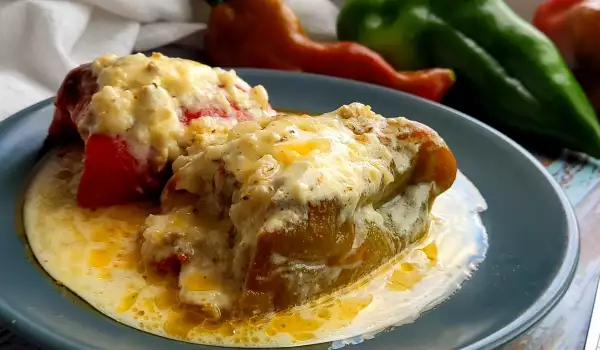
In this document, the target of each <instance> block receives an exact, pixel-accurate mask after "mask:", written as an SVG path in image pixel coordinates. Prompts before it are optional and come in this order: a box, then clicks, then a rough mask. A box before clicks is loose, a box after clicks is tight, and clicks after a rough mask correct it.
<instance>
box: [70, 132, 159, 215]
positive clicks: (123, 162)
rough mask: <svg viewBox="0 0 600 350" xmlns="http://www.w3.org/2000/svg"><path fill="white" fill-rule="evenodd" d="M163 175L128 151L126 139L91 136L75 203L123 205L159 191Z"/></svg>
mask: <svg viewBox="0 0 600 350" xmlns="http://www.w3.org/2000/svg"><path fill="white" fill-rule="evenodd" d="M163 177H164V175H162V174H160V173H158V172H157V171H154V170H153V169H152V167H151V165H150V163H148V164H147V165H143V164H140V162H139V161H138V160H137V159H136V158H135V157H133V156H132V155H131V153H130V152H129V151H128V147H127V142H126V141H125V140H123V139H120V138H116V137H111V136H108V135H102V134H94V135H91V136H90V137H89V138H88V140H87V143H86V151H85V159H84V161H83V173H82V175H81V182H80V183H79V188H78V190H77V203H78V204H79V205H80V206H82V207H85V208H94V207H103V206H110V205H117V204H123V203H127V202H132V201H137V200H140V199H143V198H145V197H146V196H147V195H148V194H149V193H154V192H158V191H160V187H161V185H162V184H163V183H164V182H163V181H162V179H163Z"/></svg>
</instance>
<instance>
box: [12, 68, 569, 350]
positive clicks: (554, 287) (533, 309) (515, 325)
mask: <svg viewBox="0 0 600 350" xmlns="http://www.w3.org/2000/svg"><path fill="white" fill-rule="evenodd" d="M235 71H236V72H237V74H238V75H240V76H243V75H253V76H255V77H258V78H260V77H261V76H262V77H269V76H271V77H276V78H280V79H281V78H284V79H290V80H294V79H312V80H314V83H315V84H318V83H319V82H322V81H333V82H337V83H340V84H346V85H353V86H354V87H359V88H365V89H367V88H368V89H374V90H376V91H377V90H379V91H381V92H385V93H390V92H392V93H396V94H401V95H403V96H404V98H408V99H411V100H413V102H415V103H425V104H429V105H430V106H431V107H434V108H436V109H441V110H444V111H445V112H448V113H450V114H453V115H454V116H455V117H459V118H463V119H466V120H467V121H468V122H471V123H474V124H476V125H477V126H479V127H481V128H484V129H486V130H487V131H489V132H490V133H492V134H493V135H494V136H495V137H498V138H499V139H500V140H501V141H503V142H504V143H506V144H508V145H509V146H511V147H512V148H514V149H515V150H516V151H518V153H520V154H521V155H522V156H524V157H525V158H526V159H527V160H528V161H529V162H530V163H532V165H533V166H534V168H536V169H537V170H538V171H539V172H541V173H542V174H543V176H544V177H545V178H546V180H547V181H548V182H549V183H550V185H551V187H552V189H553V190H554V193H555V195H556V197H557V199H558V201H559V202H560V204H561V206H562V208H563V210H564V213H565V217H566V222H567V230H566V231H567V232H566V233H567V237H568V240H567V241H566V247H565V255H564V257H563V259H562V262H561V264H560V268H559V269H558V271H557V273H556V275H555V277H554V279H553V280H552V282H551V283H550V285H549V286H548V287H547V288H546V289H545V291H544V292H543V293H542V294H541V295H540V296H539V298H538V299H537V300H536V301H535V303H534V304H532V305H530V306H529V307H528V308H527V309H525V311H524V312H523V313H522V314H521V315H520V316H519V317H517V318H516V319H515V320H513V321H512V322H510V323H509V324H507V325H506V326H505V327H503V328H502V329H500V330H499V331H497V332H494V333H492V334H490V335H488V336H487V337H485V338H483V339H481V340H479V341H477V342H475V343H472V344H470V345H468V346H466V347H463V350H475V349H494V348H497V347H499V346H501V345H504V344H507V343H508V342H510V341H512V340H514V339H516V338H518V337H519V336H521V335H523V334H524V333H526V332H527V331H529V330H530V329H531V328H533V327H534V326H535V325H536V324H537V323H538V322H539V321H540V320H541V319H542V318H543V317H544V316H546V315H547V314H548V313H549V312H550V311H551V310H552V309H553V308H554V307H555V306H556V304H558V302H559V301H560V300H561V299H562V298H563V296H564V295H565V293H566V292H567V290H568V289H569V288H570V286H571V284H572V282H573V279H574V277H575V272H576V269H577V266H578V262H579V255H580V232H579V225H578V221H577V217H576V215H575V211H574V208H573V206H572V205H571V203H570V201H569V199H568V198H567V196H566V194H565V193H564V191H563V190H562V188H561V187H560V186H559V184H558V183H557V182H556V180H555V179H554V178H553V177H552V176H551V175H550V173H549V172H548V171H547V170H546V168H544V167H543V165H542V164H541V163H540V162H539V161H538V160H537V159H536V158H535V157H534V156H533V155H532V154H531V153H530V152H529V151H527V150H526V149H525V148H524V147H522V146H521V145H519V144H518V143H517V142H515V141H514V140H512V139H510V138H509V137H508V136H506V135H504V134H503V133H501V132H500V131H498V130H496V129H495V128H493V127H491V126H489V125H487V124H485V123H483V122H481V121H479V120H477V119H475V118H474V117H471V116H469V115H467V114H464V113H462V112H460V111H458V110H455V109H453V108H450V107H448V106H445V105H442V104H440V103H436V102H433V101H429V100H425V99H422V98H420V97H417V96H414V95H410V94H407V93H404V92H402V91H398V90H394V89H390V88H386V87H382V86H379V85H374V84H370V83H363V82H358V81H354V80H349V79H345V78H337V77H330V76H325V75H320V74H311V73H303V72H288V71H279V70H270V69H257V68H238V69H235ZM54 99H55V96H53V97H50V98H47V99H44V100H42V101H39V102H37V103H35V104H33V105H30V106H28V107H25V108H23V109H21V110H19V111H18V112H16V113H14V114H12V115H10V116H9V117H7V118H5V119H4V120H2V121H0V130H2V129H7V128H10V127H11V123H13V122H14V121H15V120H18V119H19V118H21V117H23V116H25V115H29V114H31V113H33V112H35V111H37V110H40V109H42V108H45V107H47V106H50V105H52V102H53V101H54ZM9 132H10V131H9ZM15 205H16V203H15ZM10 230H11V231H13V233H15V232H14V231H15V229H14V227H12V228H10ZM15 234H16V233H15ZM27 249H29V248H27ZM0 317H1V318H3V319H5V320H6V324H5V326H6V327H7V328H8V329H10V330H12V331H14V332H15V333H16V334H18V335H27V336H29V337H31V338H33V339H35V340H36V341H39V342H40V343H41V344H48V345H50V346H53V347H56V346H67V347H72V346H74V345H77V344H73V343H72V342H71V341H69V340H67V339H65V338H64V337H62V336H60V334H54V333H50V332H46V331H44V330H43V329H42V328H40V327H38V326H36V324H34V323H32V322H29V321H28V318H27V317H22V315H21V313H20V312H19V311H18V308H14V307H12V306H10V305H8V304H7V303H6V302H5V300H4V299H3V298H2V296H1V295H0ZM105 317H107V316H105ZM12 320H16V322H15V323H12ZM132 331H135V329H133V328H132ZM34 345H37V344H34Z"/></svg>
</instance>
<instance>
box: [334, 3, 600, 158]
mask: <svg viewBox="0 0 600 350" xmlns="http://www.w3.org/2000/svg"><path fill="white" fill-rule="evenodd" d="M337 30H338V37H339V39H340V40H351V41H357V42H359V43H361V44H363V45H365V46H368V47H370V48H372V49H374V50H375V51H377V52H379V53H380V54H381V55H382V56H383V57H385V58H386V59H387V60H388V61H389V62H390V63H392V65H394V66H395V67H396V68H397V69H401V70H407V69H422V68H425V67H445V68H452V69H454V70H455V72H456V73H457V78H458V81H459V82H461V81H462V84H463V85H462V88H463V89H465V90H464V91H466V94H467V96H468V99H469V103H470V104H471V105H473V106H476V109H475V110H477V111H478V114H476V115H474V116H475V117H480V118H481V119H484V120H485V118H489V121H490V122H492V124H497V125H500V126H502V127H504V128H507V129H508V130H514V131H516V132H520V133H523V132H526V133H527V134H528V135H532V136H537V137H540V138H542V139H544V140H550V141H551V142H552V143H554V144H556V143H559V144H560V146H565V147H567V148H571V149H573V150H576V151H583V152H586V153H588V154H590V155H592V156H594V157H600V124H599V123H598V120H597V118H596V115H595V113H594V110H593V108H592V106H591V105H590V103H589V101H588V100H587V98H586V96H585V94H584V92H583V91H582V89H581V87H580V86H579V84H578V83H577V81H576V80H575V78H574V77H573V75H572V74H571V72H570V71H569V69H568V68H567V66H566V64H565V63H564V61H563V59H562V58H561V56H560V53H559V52H558V51H557V49H556V48H555V46H554V45H553V44H552V42H551V41H550V40H549V39H548V38H546V37H545V36H544V35H543V34H542V33H540V32H539V31H538V30H537V29H535V28H534V27H533V26H531V25H530V24H529V23H527V22H526V21H524V20H523V19H521V18H520V17H519V16H518V15H517V14H515V13H514V12H513V11H512V10H511V9H510V8H509V7H508V5H506V4H505V3H504V1H502V0H348V1H347V2H346V3H345V4H344V6H343V7H342V9H341V12H340V15H339V18H338V23H337Z"/></svg>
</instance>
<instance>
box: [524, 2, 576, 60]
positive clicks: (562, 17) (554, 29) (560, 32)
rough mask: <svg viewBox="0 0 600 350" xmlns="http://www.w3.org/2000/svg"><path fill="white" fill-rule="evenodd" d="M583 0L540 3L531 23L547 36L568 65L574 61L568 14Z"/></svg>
mask: <svg viewBox="0 0 600 350" xmlns="http://www.w3.org/2000/svg"><path fill="white" fill-rule="evenodd" d="M582 2H584V0H550V1H547V2H545V3H543V4H541V5H540V6H539V7H538V8H537V10H536V12H535V14H534V16H533V25H535V26H536V27H537V28H538V29H539V30H540V31H542V32H543V33H544V34H546V36H548V37H549V38H550V39H551V40H552V41H553V42H554V44H555V45H556V47H557V48H558V50H559V51H560V52H561V53H562V55H563V57H564V58H565V61H567V63H568V64H569V65H570V66H573V64H574V63H575V62H574V60H575V53H574V50H573V38H572V35H571V29H570V18H569V17H570V15H571V11H572V10H573V8H575V6H577V5H579V4H581V3H582Z"/></svg>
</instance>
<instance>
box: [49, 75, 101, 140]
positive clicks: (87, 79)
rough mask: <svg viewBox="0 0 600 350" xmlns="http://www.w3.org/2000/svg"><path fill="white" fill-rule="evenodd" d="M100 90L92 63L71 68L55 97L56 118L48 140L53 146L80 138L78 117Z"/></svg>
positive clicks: (51, 125) (51, 126) (53, 120)
mask: <svg viewBox="0 0 600 350" xmlns="http://www.w3.org/2000/svg"><path fill="white" fill-rule="evenodd" d="M96 91H98V84H97V83H96V77H95V76H94V74H93V72H92V67H91V64H89V63H86V64H83V65H81V66H79V67H77V68H75V69H73V70H71V71H70V72H69V73H68V74H67V76H66V77H65V79H64V80H63V82H62V84H61V86H60V88H59V89H58V93H57V95H56V98H55V99H54V107H55V109H54V118H53V119H52V124H50V128H49V130H48V138H47V140H46V142H47V143H49V144H50V145H52V146H56V145H65V144H69V143H71V142H73V141H74V140H79V139H80V136H79V133H78V132H77V124H76V123H77V119H78V118H79V116H81V115H82V114H83V112H84V110H85V109H86V107H87V106H88V105H89V104H90V101H91V100H92V96H93V95H94V93H96Z"/></svg>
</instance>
